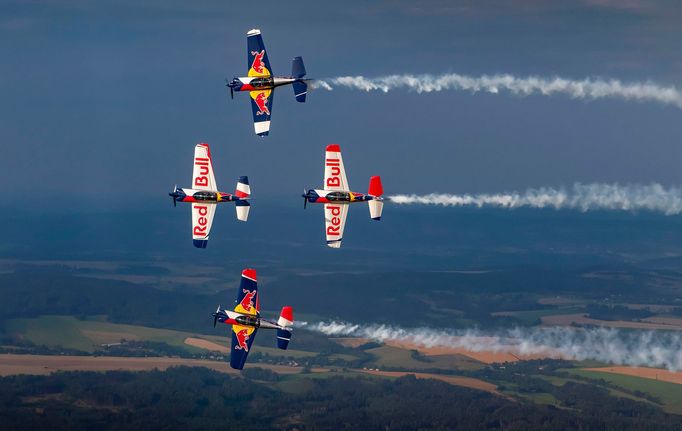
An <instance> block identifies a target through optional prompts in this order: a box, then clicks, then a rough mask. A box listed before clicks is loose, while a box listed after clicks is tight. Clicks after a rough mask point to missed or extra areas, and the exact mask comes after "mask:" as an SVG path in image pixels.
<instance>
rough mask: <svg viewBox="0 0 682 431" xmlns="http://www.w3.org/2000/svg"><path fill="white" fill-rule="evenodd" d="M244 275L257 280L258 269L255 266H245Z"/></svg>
mask: <svg viewBox="0 0 682 431" xmlns="http://www.w3.org/2000/svg"><path fill="white" fill-rule="evenodd" d="M242 277H245V278H248V279H249V280H253V281H256V280H257V277H256V270H255V269H253V268H245V269H244V270H243V271H242Z"/></svg>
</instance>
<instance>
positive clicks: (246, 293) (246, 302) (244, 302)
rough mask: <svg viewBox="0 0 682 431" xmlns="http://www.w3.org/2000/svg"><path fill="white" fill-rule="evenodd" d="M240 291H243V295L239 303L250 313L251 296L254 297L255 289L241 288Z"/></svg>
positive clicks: (251, 305) (251, 307) (251, 306)
mask: <svg viewBox="0 0 682 431" xmlns="http://www.w3.org/2000/svg"><path fill="white" fill-rule="evenodd" d="M242 292H244V297H243V298H242V301H241V302H240V303H239V305H241V306H242V308H243V309H244V311H246V312H247V313H250V312H251V310H252V309H253V298H255V297H256V291H255V290H247V289H242Z"/></svg>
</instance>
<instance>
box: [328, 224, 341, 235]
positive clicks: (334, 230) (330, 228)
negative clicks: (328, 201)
mask: <svg viewBox="0 0 682 431" xmlns="http://www.w3.org/2000/svg"><path fill="white" fill-rule="evenodd" d="M340 229H341V228H340V227H339V226H327V235H332V236H339V230H340Z"/></svg>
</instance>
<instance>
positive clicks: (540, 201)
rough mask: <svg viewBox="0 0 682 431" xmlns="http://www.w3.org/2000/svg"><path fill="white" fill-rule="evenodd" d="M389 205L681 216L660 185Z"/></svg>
mask: <svg viewBox="0 0 682 431" xmlns="http://www.w3.org/2000/svg"><path fill="white" fill-rule="evenodd" d="M388 199H389V200H390V201H391V202H394V203H397V204H403V205H413V204H421V205H442V206H476V207H479V208H480V207H484V206H490V207H499V208H522V207H528V208H554V209H576V210H580V211H593V210H621V211H637V210H647V211H655V212H660V213H663V214H666V215H677V214H680V213H681V212H682V189H680V188H677V187H671V188H668V189H666V188H664V187H663V186H662V185H660V184H651V185H623V186H621V185H619V184H580V183H576V184H574V185H573V186H572V187H570V188H551V187H542V188H538V189H528V190H526V191H524V192H511V193H495V194H475V195H471V194H462V195H453V194H439V193H431V194H427V195H414V194H413V195H393V196H389V197H388Z"/></svg>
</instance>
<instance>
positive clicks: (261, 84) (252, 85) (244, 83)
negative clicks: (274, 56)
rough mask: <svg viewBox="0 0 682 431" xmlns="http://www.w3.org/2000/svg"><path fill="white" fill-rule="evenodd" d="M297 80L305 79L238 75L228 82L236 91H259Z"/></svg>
mask: <svg viewBox="0 0 682 431" xmlns="http://www.w3.org/2000/svg"><path fill="white" fill-rule="evenodd" d="M296 81H303V80H302V79H297V78H292V77H286V76H268V77H250V76H244V77H238V78H234V79H233V80H232V82H230V83H229V84H228V87H231V88H232V89H233V90H234V91H259V90H271V89H273V88H275V87H281V86H282V85H288V84H293V83H294V82H296Z"/></svg>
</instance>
